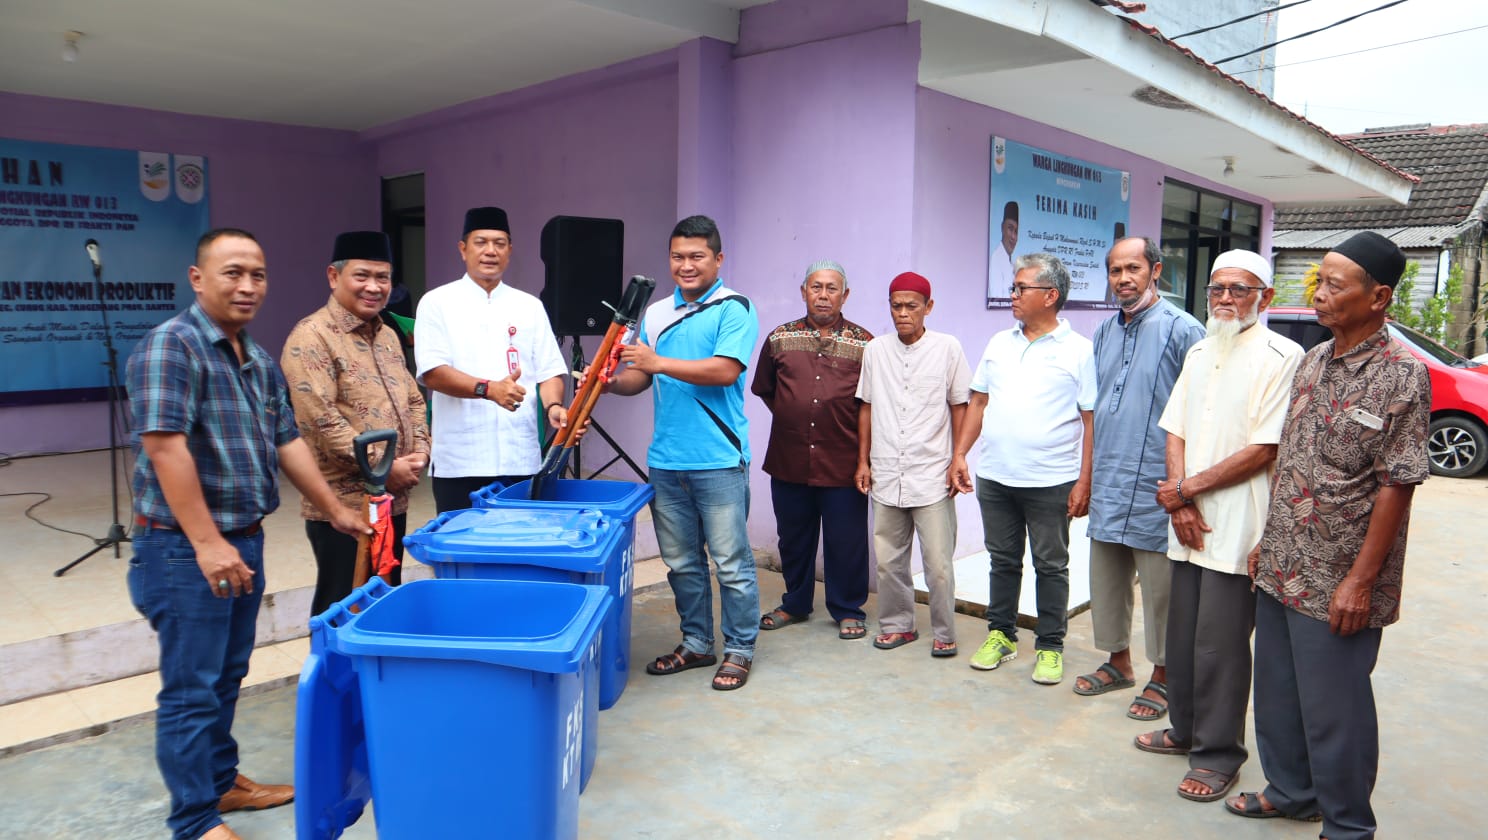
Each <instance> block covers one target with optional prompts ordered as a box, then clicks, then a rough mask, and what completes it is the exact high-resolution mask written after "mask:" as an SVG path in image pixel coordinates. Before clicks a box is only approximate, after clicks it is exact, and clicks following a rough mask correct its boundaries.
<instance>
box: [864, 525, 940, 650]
mask: <svg viewBox="0 0 1488 840" xmlns="http://www.w3.org/2000/svg"><path fill="white" fill-rule="evenodd" d="M916 533H918V534H919V535H920V559H921V560H922V561H924V564H925V584H926V586H927V587H928V588H929V589H930V626H931V628H932V629H933V630H934V631H935V638H936V639H937V640H939V641H940V642H942V643H944V644H952V643H954V642H955V641H956V623H955V616H956V568H955V566H954V564H953V562H952V561H953V560H954V558H953V557H952V555H953V554H954V553H955V551H956V504H955V500H954V499H952V498H951V497H950V496H947V497H945V498H944V499H941V500H940V501H938V502H936V503H934V504H930V505H925V506H924V507H917V508H900V507H892V506H890V505H885V504H882V503H880V502H879V501H877V500H874V502H873V553H874V555H875V556H876V557H877V558H878V629H879V632H881V633H908V632H909V631H911V630H913V629H915V614H914V606H915V599H914V577H913V576H912V575H911V574H910V573H909V557H910V546H911V544H912V539H913V537H914V535H915V534H916Z"/></svg>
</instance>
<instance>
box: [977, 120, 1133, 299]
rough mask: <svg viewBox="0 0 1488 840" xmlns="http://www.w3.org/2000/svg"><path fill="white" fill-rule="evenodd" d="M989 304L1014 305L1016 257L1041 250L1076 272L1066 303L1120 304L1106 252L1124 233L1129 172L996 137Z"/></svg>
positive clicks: (989, 244) (989, 266)
mask: <svg viewBox="0 0 1488 840" xmlns="http://www.w3.org/2000/svg"><path fill="white" fill-rule="evenodd" d="M990 191H991V218H990V225H989V227H990V235H989V241H988V247H987V251H988V267H987V308H988V309H1005V308H1007V307H1008V306H1010V305H1012V301H1011V299H1010V298H1009V296H1008V290H1009V288H1011V286H1012V285H1013V261H1014V259H1016V258H1017V257H1020V256H1023V255H1024V254H1033V253H1038V252H1040V251H1042V252H1045V253H1050V254H1053V255H1054V256H1056V257H1058V258H1059V259H1060V261H1061V262H1063V263H1064V266H1065V268H1068V269H1069V273H1070V294H1069V300H1068V301H1066V306H1067V307H1068V308H1075V309H1102V308H1106V307H1108V306H1114V303H1113V302H1112V301H1111V299H1110V295H1109V291H1108V287H1107V284H1106V252H1107V251H1109V250H1110V249H1111V246H1112V245H1113V244H1115V241H1116V240H1117V239H1118V238H1120V237H1123V236H1126V230H1127V221H1128V217H1129V215H1130V210H1131V174H1130V173H1128V172H1123V171H1121V170H1119V169H1110V168H1107V167H1104V166H1097V165H1096V164H1093V163H1090V162H1089V161H1084V160H1080V159H1079V158H1073V157H1069V156H1068V155H1060V154H1055V153H1053V152H1049V151H1046V150H1044V149H1039V148H1036V147H1034V146H1025V145H1023V144H1022V143H1018V142H1015V141H1012V140H1008V139H1006V138H1003V137H993V138H992V178H991V187H990Z"/></svg>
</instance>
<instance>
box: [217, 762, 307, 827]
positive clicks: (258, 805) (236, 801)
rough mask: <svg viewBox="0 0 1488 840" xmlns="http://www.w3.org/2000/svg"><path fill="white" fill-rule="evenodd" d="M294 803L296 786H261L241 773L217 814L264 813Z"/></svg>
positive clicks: (220, 802)
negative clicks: (269, 809) (233, 812)
mask: <svg viewBox="0 0 1488 840" xmlns="http://www.w3.org/2000/svg"><path fill="white" fill-rule="evenodd" d="M293 801H294V785H261V784H259V783H258V782H255V781H253V780H252V779H250V778H248V777H247V776H244V775H243V774H242V773H239V774H238V778H236V779H234V780H233V786H232V790H229V791H228V792H227V793H224V794H222V799H220V800H218V802H217V812H218V813H220V814H226V813H229V812H231V811H262V810H263V809H265V808H277V807H279V806H280V805H284V804H287V803H290V802H293ZM229 830H231V829H229Z"/></svg>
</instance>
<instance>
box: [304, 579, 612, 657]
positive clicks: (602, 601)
mask: <svg viewBox="0 0 1488 840" xmlns="http://www.w3.org/2000/svg"><path fill="white" fill-rule="evenodd" d="M376 582H377V583H380V581H376ZM384 590H386V591H384ZM363 593H365V596H370V597H371V598H374V599H375V600H372V601H371V603H368V604H367V605H366V606H364V607H362V611H361V612H359V613H355V614H352V613H350V612H349V611H348V609H346V608H345V606H344V605H348V604H349V603H351V599H352V598H356V597H358V595H359V594H363ZM364 602H365V598H364ZM613 602H614V596H612V595H611V594H610V591H609V588H608V587H604V586H587V585H584V584H577V583H559V582H550V581H531V580H448V579H438V578H434V579H428V580H416V581H412V582H410V583H405V584H403V585H402V586H399V587H397V588H396V589H388V588H387V587H386V586H385V585H384V586H382V587H376V586H375V584H374V583H369V584H368V585H367V586H365V587H363V588H362V589H359V590H356V591H355V592H353V593H352V596H351V598H349V599H348V600H347V601H342V602H341V603H340V604H337V605H335V606H333V607H332V608H331V609H330V610H327V611H326V613H325V615H324V616H322V618H325V619H326V621H325V624H326V625H327V628H328V629H327V633H326V643H327V647H328V648H330V649H331V650H334V651H335V652H337V653H340V654H343V655H346V656H352V657H399V658H406V659H429V660H463V661H470V662H484V663H487V664H491V665H504V666H507V667H510V668H522V669H524V670H528V671H541V672H544V673H549V674H562V673H569V674H571V673H575V672H576V671H578V670H579V666H580V665H581V664H582V663H583V658H584V653H585V651H587V650H588V649H589V646H590V644H592V643H593V641H594V636H595V634H597V633H598V632H599V630H600V627H601V625H602V624H603V623H604V620H605V617H606V616H607V615H608V614H609V610H610V605H611V604H612V603H613ZM316 620H317V621H318V620H320V619H319V618H318V619H316Z"/></svg>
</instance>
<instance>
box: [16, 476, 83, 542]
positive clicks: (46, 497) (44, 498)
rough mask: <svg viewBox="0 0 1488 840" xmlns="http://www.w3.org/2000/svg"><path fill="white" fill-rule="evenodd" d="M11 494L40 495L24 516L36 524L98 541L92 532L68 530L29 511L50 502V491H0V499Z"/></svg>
mask: <svg viewBox="0 0 1488 840" xmlns="http://www.w3.org/2000/svg"><path fill="white" fill-rule="evenodd" d="M8 463H10V462H9V461H6V462H5V464H8ZM0 466H3V464H0ZM13 496H40V497H41V501H39V502H36V503H35V504H33V505H31V506H30V507H28V508H26V518H27V519H29V520H31V521H32V522H35V523H36V524H37V525H40V526H42V527H43V528H50V529H52V530H53V531H61V532H62V533H64V534H72V535H74V536H78V537H82V538H83V539H85V540H92V541H93V542H95V543H97V542H100V540H98V539H97V538H96V537H94V536H93V535H92V534H84V533H83V532H82V531H70V530H68V529H66V528H62V527H59V526H57V525H53V524H51V523H50V522H44V521H42V520H41V519H40V518H38V517H37V516H36V515H35V514H33V513H32V512H31V511H33V510H36V509H37V508H39V507H41V506H42V505H44V504H46V503H47V502H50V501H51V500H52V494H51V493H43V492H42V491H40V490H26V491H23V492H20V493H0V499H3V498H6V497H13Z"/></svg>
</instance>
